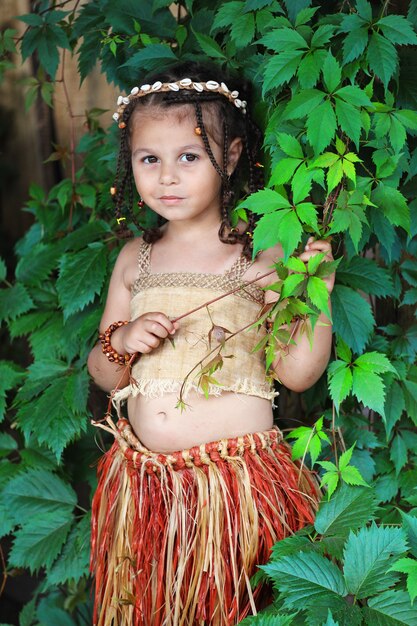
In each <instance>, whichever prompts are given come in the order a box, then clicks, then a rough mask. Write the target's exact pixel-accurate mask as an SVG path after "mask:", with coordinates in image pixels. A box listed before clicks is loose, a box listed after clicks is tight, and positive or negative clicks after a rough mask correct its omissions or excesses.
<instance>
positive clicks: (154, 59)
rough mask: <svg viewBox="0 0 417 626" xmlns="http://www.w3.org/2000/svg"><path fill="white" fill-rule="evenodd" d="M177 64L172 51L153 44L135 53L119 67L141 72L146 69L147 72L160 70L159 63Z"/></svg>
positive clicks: (161, 45) (164, 46) (158, 44)
mask: <svg viewBox="0 0 417 626" xmlns="http://www.w3.org/2000/svg"><path fill="white" fill-rule="evenodd" d="M176 62H178V59H177V57H176V56H175V54H174V52H173V51H172V49H171V48H170V47H169V46H167V45H165V44H162V43H154V44H150V45H148V46H146V47H145V48H142V50H139V52H136V53H135V54H134V55H133V56H132V57H131V58H130V59H129V60H128V61H126V63H124V64H123V65H122V66H121V67H131V68H133V69H134V70H137V71H141V72H143V69H144V68H146V69H147V70H149V71H153V70H157V69H158V68H160V66H161V63H164V64H169V63H176Z"/></svg>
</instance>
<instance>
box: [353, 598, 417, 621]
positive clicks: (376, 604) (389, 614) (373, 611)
mask: <svg viewBox="0 0 417 626" xmlns="http://www.w3.org/2000/svg"><path fill="white" fill-rule="evenodd" d="M363 614H364V617H365V619H366V621H367V623H368V624H372V625H375V626H412V625H413V624H414V623H415V621H416V609H415V607H412V606H411V602H410V598H409V596H408V594H407V593H406V592H405V591H395V590H394V589H390V590H389V591H385V592H384V593H381V594H379V595H378V596H375V597H373V598H370V599H369V600H368V608H366V607H365V608H364V609H363Z"/></svg>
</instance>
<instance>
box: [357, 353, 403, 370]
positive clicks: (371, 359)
mask: <svg viewBox="0 0 417 626" xmlns="http://www.w3.org/2000/svg"><path fill="white" fill-rule="evenodd" d="M354 365H355V366H356V367H359V368H360V369H362V370H365V371H367V372H373V373H374V374H382V373H383V372H393V373H394V374H395V373H396V369H395V367H393V365H392V364H391V363H390V361H389V360H388V358H387V357H386V356H385V354H381V353H380V352H366V353H365V354H361V355H360V356H358V358H357V359H356V361H355V363H354Z"/></svg>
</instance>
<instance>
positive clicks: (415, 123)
mask: <svg viewBox="0 0 417 626" xmlns="http://www.w3.org/2000/svg"><path fill="white" fill-rule="evenodd" d="M393 116H394V117H395V118H396V119H397V120H398V121H399V122H401V124H403V125H404V126H405V127H406V128H409V129H410V130H417V111H409V110H408V109H399V110H398V111H395V113H394V114H393ZM415 154H416V156H417V152H416V153H415Z"/></svg>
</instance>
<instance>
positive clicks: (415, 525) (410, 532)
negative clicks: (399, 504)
mask: <svg viewBox="0 0 417 626" xmlns="http://www.w3.org/2000/svg"><path fill="white" fill-rule="evenodd" d="M400 514H401V518H402V522H403V528H404V530H405V532H406V534H407V540H408V543H409V545H410V552H411V554H412V555H413V556H415V557H417V517H415V516H414V515H410V514H408V513H405V512H404V511H400Z"/></svg>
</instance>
